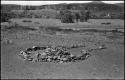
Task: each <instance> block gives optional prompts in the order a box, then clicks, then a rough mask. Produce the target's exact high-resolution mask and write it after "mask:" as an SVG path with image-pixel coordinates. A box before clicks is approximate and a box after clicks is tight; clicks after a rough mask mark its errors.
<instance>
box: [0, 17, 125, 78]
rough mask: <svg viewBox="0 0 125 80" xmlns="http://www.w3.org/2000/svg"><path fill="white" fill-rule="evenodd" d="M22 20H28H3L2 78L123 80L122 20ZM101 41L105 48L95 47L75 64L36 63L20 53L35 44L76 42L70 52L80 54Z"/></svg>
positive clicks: (72, 43)
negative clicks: (64, 21) (85, 58)
mask: <svg viewBox="0 0 125 80" xmlns="http://www.w3.org/2000/svg"><path fill="white" fill-rule="evenodd" d="M23 20H29V19H12V20H11V22H10V23H1V78H2V79H41V78H42V79H57V78H61V79H65V78H70V79H74V78H75V79H81V78H82V79H83V78H84V79H124V21H123V20H89V22H83V23H82V22H79V23H72V24H65V23H61V22H60V21H59V20H53V19H30V20H31V21H29V22H23ZM102 22H103V23H104V22H110V23H111V24H109V25H104V24H101V23H102ZM14 25H15V26H14ZM116 29H117V30H118V31H115V30H116ZM113 30H114V31H113ZM102 44H104V45H106V49H102V50H94V51H92V52H91V55H92V56H90V57H89V58H88V59H87V60H84V61H82V62H76V63H75V62H74V63H66V64H56V63H38V62H37V63H33V62H28V61H23V60H22V59H21V58H20V57H19V56H18V55H17V54H19V52H20V51H21V50H25V49H26V48H29V47H32V46H34V45H35V46H37V45H38V46H42V45H55V46H56V45H63V46H67V47H71V46H72V45H76V46H77V47H76V48H73V49H71V50H70V51H71V52H72V53H73V54H80V50H82V49H94V48H96V47H99V46H100V45H102Z"/></svg>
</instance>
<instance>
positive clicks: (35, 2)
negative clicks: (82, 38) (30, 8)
mask: <svg viewBox="0 0 125 80" xmlns="http://www.w3.org/2000/svg"><path fill="white" fill-rule="evenodd" d="M88 2H91V1H1V4H19V5H45V4H59V3H88ZM102 2H104V3H109V4H114V3H124V1H102Z"/></svg>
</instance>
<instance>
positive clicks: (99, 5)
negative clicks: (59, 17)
mask: <svg viewBox="0 0 125 80" xmlns="http://www.w3.org/2000/svg"><path fill="white" fill-rule="evenodd" d="M66 8H68V9H73V10H84V9H85V8H89V9H90V10H91V11H96V12H97V11H113V12H114V11H115V12H122V11H123V10H124V3H118V4H106V3H103V2H101V1H93V2H90V3H71V4H65V3H63V4H55V5H41V6H29V7H28V9H32V10H35V9H56V10H59V9H66ZM19 9H25V6H20V5H14V4H11V5H10V4H8V5H7V4H6V5H5V4H1V10H19Z"/></svg>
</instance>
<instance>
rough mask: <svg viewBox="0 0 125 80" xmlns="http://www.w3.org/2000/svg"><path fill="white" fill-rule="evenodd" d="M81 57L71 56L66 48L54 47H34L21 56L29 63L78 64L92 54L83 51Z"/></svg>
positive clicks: (21, 53)
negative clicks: (77, 62)
mask: <svg viewBox="0 0 125 80" xmlns="http://www.w3.org/2000/svg"><path fill="white" fill-rule="evenodd" d="M81 53H82V54H81V55H77V56H76V55H73V54H71V53H70V52H69V51H68V50H67V48H65V47H60V46H58V47H52V46H43V47H38V46H33V47H32V48H28V49H26V50H25V51H21V52H20V53H19V56H20V57H21V58H23V59H24V60H27V61H32V62H56V63H64V62H76V61H81V60H85V59H87V58H88V57H89V56H90V53H88V52H87V51H85V50H83V51H82V52H81Z"/></svg>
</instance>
